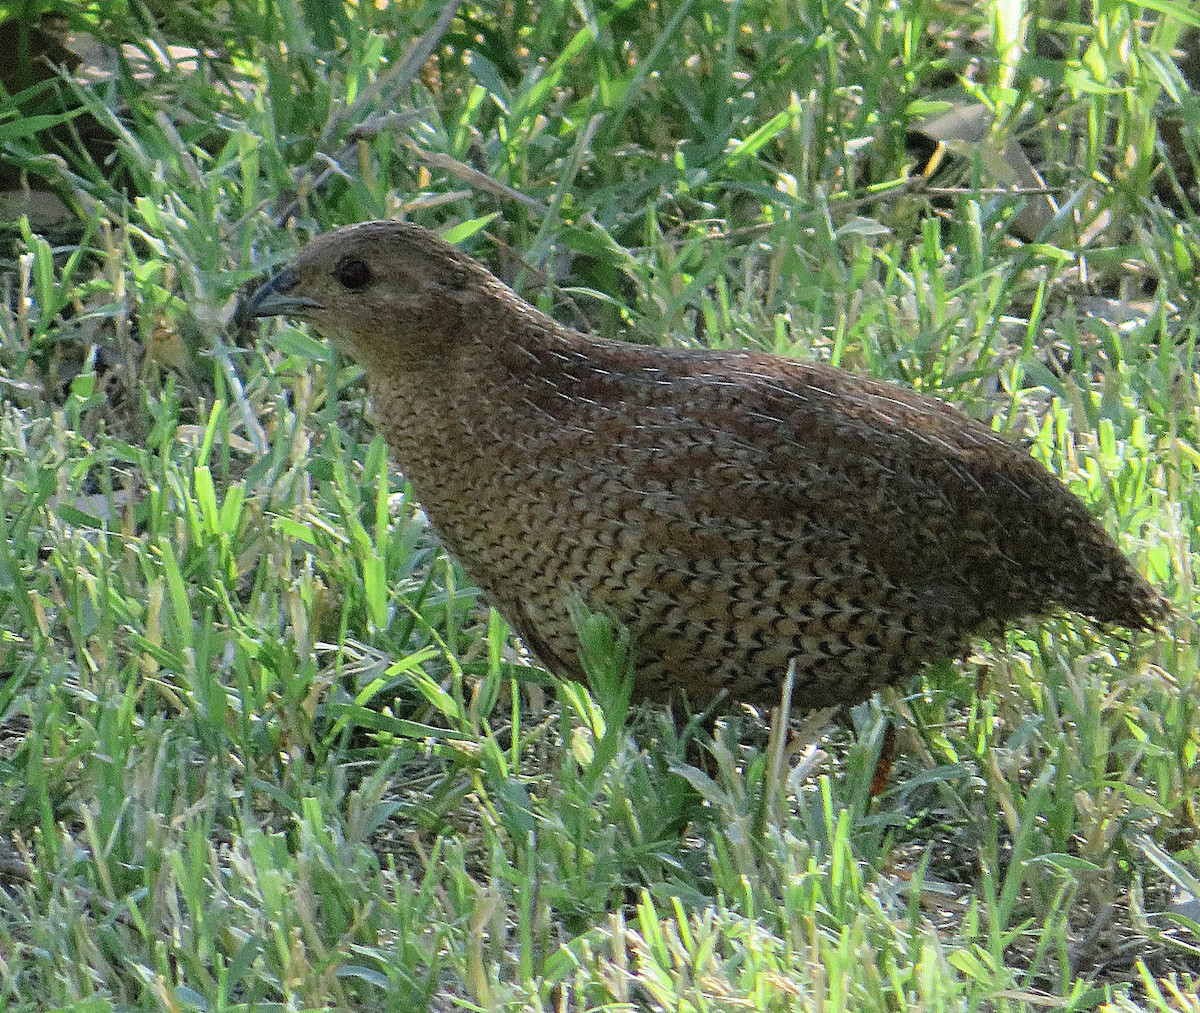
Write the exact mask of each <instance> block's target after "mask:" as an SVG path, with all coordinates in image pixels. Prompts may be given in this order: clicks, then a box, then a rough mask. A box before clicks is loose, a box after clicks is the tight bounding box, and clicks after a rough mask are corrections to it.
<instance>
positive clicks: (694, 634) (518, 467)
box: [376, 316, 1162, 706]
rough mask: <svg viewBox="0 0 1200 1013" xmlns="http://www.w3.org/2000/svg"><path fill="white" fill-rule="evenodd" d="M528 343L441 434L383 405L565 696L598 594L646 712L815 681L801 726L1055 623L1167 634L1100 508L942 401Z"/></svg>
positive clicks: (636, 352)
mask: <svg viewBox="0 0 1200 1013" xmlns="http://www.w3.org/2000/svg"><path fill="white" fill-rule="evenodd" d="M513 333H514V334H515V335H516V337H514V336H513V334H505V335H503V337H504V339H505V340H503V341H490V342H489V343H488V347H487V348H486V356H485V357H484V358H476V359H472V358H470V357H467V358H465V359H464V360H463V362H462V363H461V364H460V365H462V366H463V368H464V374H465V376H464V378H463V379H462V381H461V382H460V383H459V384H458V385H457V388H456V389H457V391H458V396H457V397H452V396H447V394H446V392H444V391H443V392H440V394H439V397H438V398H437V408H436V410H433V409H432V408H431V407H430V405H423V406H421V410H422V411H423V412H424V413H425V417H424V419H423V420H422V421H420V422H418V421H416V420H414V419H413V418H411V417H410V416H411V415H412V411H413V409H412V405H411V402H412V395H411V394H406V393H405V392H403V391H399V390H396V389H391V388H389V386H388V384H386V383H383V384H377V385H376V403H377V409H378V410H379V411H380V413H381V415H382V421H383V422H384V427H385V430H386V431H388V432H389V434H390V435H391V436H392V441H391V442H392V443H393V449H394V451H395V452H396V455H397V459H398V462H399V463H400V465H401V466H402V468H404V469H405V470H406V472H408V474H409V477H410V478H411V479H412V480H413V482H414V486H415V487H416V490H417V492H418V495H419V497H420V498H421V499H422V502H423V503H424V504H425V506H426V509H427V511H428V513H429V515H430V517H431V519H432V520H433V522H434V524H435V526H436V528H437V529H438V531H439V533H440V534H441V536H442V538H443V539H444V540H445V542H446V543H447V545H448V547H449V548H450V549H451V551H452V552H453V553H454V554H455V555H456V556H457V557H458V558H459V559H460V561H461V562H462V563H463V564H464V566H465V567H466V568H467V570H468V572H469V573H470V574H471V576H472V577H473V578H474V579H475V580H476V581H477V582H478V583H479V584H480V586H481V587H482V588H483V589H484V590H485V591H486V592H488V594H489V595H490V596H491V598H492V599H493V601H494V602H495V604H496V605H497V606H498V607H499V608H500V610H501V611H502V612H503V613H504V614H505V615H506V616H507V617H508V618H509V620H510V621H511V622H512V623H513V625H514V626H515V627H516V629H517V630H518V632H519V633H520V634H521V635H522V637H523V638H524V639H525V640H526V641H527V642H528V643H529V644H530V646H531V648H532V649H533V650H534V652H535V653H536V654H537V655H538V656H539V657H540V658H541V660H542V661H543V662H544V663H545V664H547V665H548V666H549V667H551V668H553V669H555V670H556V671H558V672H559V673H560V674H564V675H578V674H579V669H578V662H577V660H576V645H577V638H576V633H575V631H574V629H573V627H572V625H571V621H570V618H569V615H568V610H567V602H568V601H569V600H570V599H571V597H572V596H573V595H576V594H578V595H580V596H581V597H582V599H583V601H584V602H585V604H587V606H588V607H589V608H591V609H592V610H593V611H601V612H606V613H608V614H609V615H611V616H613V617H614V618H616V619H618V620H619V621H621V622H622V623H624V624H625V625H626V626H628V627H629V629H630V631H631V633H632V634H633V642H634V661H635V667H636V672H637V683H636V687H635V692H636V694H637V695H638V696H639V697H641V698H647V699H664V698H668V697H671V696H675V695H677V694H679V693H680V692H684V693H686V694H687V696H688V697H689V698H690V699H691V700H692V701H693V702H696V703H704V702H706V701H707V700H708V699H709V698H710V697H711V696H712V695H713V694H714V693H716V692H717V691H719V690H728V691H729V693H730V695H731V696H732V697H733V698H734V699H741V700H746V701H750V702H765V701H769V700H773V699H775V698H777V695H778V687H779V684H780V682H781V679H782V676H783V673H784V672H785V671H786V668H787V665H788V663H789V661H790V660H792V659H795V660H796V662H797V671H798V679H797V687H796V701H797V703H798V704H800V705H802V706H821V705H826V704H830V703H838V702H850V701H854V700H857V699H861V698H862V697H864V696H866V695H867V694H869V693H870V692H871V691H872V690H873V689H875V688H878V687H880V686H882V685H885V684H887V683H890V682H894V681H896V680H898V679H901V678H903V677H905V676H907V675H909V674H912V673H913V672H914V671H915V670H916V669H917V668H918V667H919V666H920V664H921V663H923V662H926V661H930V660H936V659H940V658H945V657H953V656H957V655H959V654H961V653H962V652H963V651H964V650H965V648H966V644H967V640H968V638H969V636H970V635H971V634H973V633H976V632H980V631H981V630H985V629H989V628H995V627H998V626H999V625H1001V624H1003V623H1004V622H1006V621H1008V620H1011V619H1014V618H1018V617H1021V616H1024V615H1031V614H1040V613H1045V612H1047V611H1049V610H1050V609H1051V608H1053V607H1054V606H1055V605H1059V606H1062V607H1064V608H1067V609H1071V610H1075V611H1079V612H1083V613H1085V614H1087V615H1090V616H1092V617H1094V618H1097V619H1099V620H1102V621H1112V622H1119V623H1122V624H1124V625H1127V626H1142V625H1146V624H1147V623H1149V622H1151V621H1152V620H1153V619H1154V618H1155V617H1157V616H1158V615H1160V614H1161V609H1162V604H1161V601H1160V599H1159V597H1158V596H1157V594H1156V593H1155V592H1154V591H1153V590H1152V589H1151V588H1150V587H1149V586H1148V585H1147V584H1146V583H1145V581H1144V580H1142V578H1141V577H1140V576H1139V575H1138V574H1137V573H1136V572H1135V571H1134V570H1133V569H1132V567H1131V566H1130V565H1129V564H1128V562H1127V561H1126V560H1125V559H1124V557H1123V556H1122V555H1121V554H1120V552H1119V550H1118V549H1117V548H1116V546H1115V545H1114V544H1113V542H1112V541H1111V539H1110V538H1109V537H1108V535H1107V534H1106V533H1105V532H1104V530H1103V529H1102V528H1101V526H1100V525H1099V524H1098V523H1097V522H1096V521H1095V520H1094V518H1092V517H1091V515H1090V514H1089V513H1088V511H1087V510H1086V508H1085V507H1084V505H1083V504H1082V503H1081V502H1080V501H1079V500H1077V499H1076V498H1075V497H1074V496H1072V495H1071V494H1070V493H1069V492H1068V491H1067V490H1066V488H1065V487H1064V486H1062V485H1061V484H1060V483H1059V482H1058V481H1057V480H1056V479H1055V478H1054V477H1053V476H1052V475H1051V474H1050V473H1049V472H1047V471H1046V470H1045V469H1044V468H1042V467H1041V466H1040V465H1038V464H1037V463H1036V462H1034V461H1033V460H1031V459H1030V458H1029V457H1028V456H1027V455H1026V454H1024V453H1023V452H1022V451H1021V450H1019V449H1018V448H1016V447H1014V446H1013V445H1012V444H1010V443H1009V442H1008V441H1006V440H1004V439H1003V438H1001V437H999V436H997V435H996V434H994V433H992V432H991V431H990V430H989V429H987V428H986V427H985V426H983V425H981V424H979V423H977V422H974V421H972V420H970V419H967V418H966V417H964V416H963V415H962V414H960V413H959V412H957V411H955V410H953V409H951V408H949V407H948V406H946V405H944V404H942V403H941V402H939V401H936V400H934V399H931V398H927V397H923V396H920V395H917V394H914V393H912V392H909V391H905V390H902V389H900V388H897V387H894V386H892V385H890V384H884V383H878V382H874V381H870V380H865V379H861V378H858V377H855V376H853V375H851V374H847V373H844V372H842V371H840V370H834V369H831V368H829V367H825V366H820V365H814V364H808V363H803V362H799V361H795V360H786V359H782V358H780V357H778V356H765V355H759V354H753V353H732V352H686V351H664V350H661V349H649V348H642V347H639V346H633V345H628V344H624V343H618V342H608V341H597V340H593V339H588V338H584V337H582V336H580V335H576V334H574V333H573V332H568V331H566V330H564V329H562V328H559V327H557V325H552V323H550V322H549V321H548V320H544V319H543V318H540V316H535V317H533V318H531V319H527V320H525V321H523V327H522V328H518V329H515V330H514V332H513ZM402 416H403V417H402ZM404 434H407V435H404ZM398 443H399V445H397V444H398Z"/></svg>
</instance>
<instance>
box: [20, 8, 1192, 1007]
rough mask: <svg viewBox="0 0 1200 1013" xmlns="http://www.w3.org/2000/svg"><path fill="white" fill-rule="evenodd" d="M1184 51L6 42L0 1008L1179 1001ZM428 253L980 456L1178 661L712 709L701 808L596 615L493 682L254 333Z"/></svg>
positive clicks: (466, 25) (108, 12)
mask: <svg viewBox="0 0 1200 1013" xmlns="http://www.w3.org/2000/svg"><path fill="white" fill-rule="evenodd" d="M1198 28H1200V16H1198V15H1197V13H1196V9H1195V8H1194V7H1192V6H1189V5H1187V4H1185V3H1183V2H1182V0H1180V2H1172V0H1154V2H1146V3H1130V2H1125V0H1094V2H1090V3H1089V2H1085V0H1061V2H1058V0H1045V2H1040V3H1022V2H1020V0H1012V2H993V3H984V4H966V3H959V2H957V0H910V2H906V3H903V4H895V3H889V2H886V0H859V2H857V3H839V2H834V0H825V2H821V0H792V2H783V0H615V2H614V0H574V2H571V3H568V2H565V0H539V2H538V3H530V2H527V0H495V2H483V3H473V2H462V3H451V4H450V5H449V6H447V5H445V4H444V3H442V2H440V0H439V2H437V3H426V2H399V3H385V2H377V3H368V2H357V3H356V2H353V0H347V2H345V3H343V2H341V0H338V2H331V0H223V2H217V0H194V2H191V3H187V4H184V3H167V2H162V0H159V2H149V0H112V2H104V3H98V2H97V3H85V2H80V3H67V2H62V0H59V2H54V0H29V2H24V3H20V2H17V3H13V2H9V3H0V69H2V71H3V75H2V81H3V86H4V95H3V97H2V98H0V161H2V166H0V185H2V186H3V187H4V188H5V190H4V194H3V203H2V205H0V218H3V220H4V224H3V227H4V235H3V244H2V249H0V256H2V257H3V264H2V265H0V271H2V273H0V278H2V284H3V286H4V299H3V300H2V301H0V392H2V393H3V401H4V403H3V407H2V410H0V629H2V630H3V633H0V673H2V674H0V1008H3V1009H6V1010H11V1011H34V1010H37V1011H44V1010H49V1009H54V1010H71V1011H76V1013H102V1011H110V1010H171V1011H183V1010H207V1011H234V1010H239V1011H241V1010H245V1011H249V1010H257V1011H266V1010H424V1009H434V1010H454V1009H465V1010H498V1009H512V1010H523V1009H529V1010H542V1009H547V1010H549V1009H554V1010H585V1009H587V1010H593V1009H595V1010H599V1009H606V1010H618V1009H661V1010H672V1011H702V1010H705V1011H707V1010H784V1009H803V1010H824V1011H833V1010H847V1011H853V1013H868V1011H875V1010H880V1011H883V1010H887V1011H901V1010H905V1011H907V1010H939V1011H940V1010H971V1011H975V1010H979V1011H984V1010H986V1011H1015V1010H1085V1009H1095V1008H1103V1009H1106V1010H1111V1011H1132V1010H1154V1011H1168V1010H1171V1011H1181V1013H1182V1011H1191V1013H1195V1011H1198V1010H1200V848H1198V845H1197V790H1198V786H1200V765H1198V762H1197V748H1198V731H1197V728H1198V721H1197V698H1196V680H1197V648H1196V644H1195V624H1194V621H1193V618H1194V616H1195V614H1196V560H1197V553H1198V551H1200V538H1198V524H1200V491H1198V488H1197V481H1196V477H1197V470H1198V468H1200V434H1198V428H1200V384H1198V381H1197V374H1196V340H1197V322H1198V320H1200V308H1198V306H1200V303H1198V300H1197V286H1196V264H1197V259H1198V258H1200V235H1198V229H1197V218H1196V201H1197V197H1198V195H1197V189H1196V179H1197V168H1198V166H1200V143H1198V141H1197V137H1198V133H1197V129H1198V126H1200V98H1198V97H1197V94H1196V92H1195V89H1196V86H1197V80H1200V67H1198V63H1200V49H1198V47H1197V40H1198V39H1200V32H1198ZM401 215H403V216H407V217H409V218H412V219H414V220H417V221H420V222H422V223H424V224H426V225H429V226H431V227H436V228H441V229H444V230H448V235H449V236H450V237H451V238H452V239H454V240H455V241H457V242H460V243H462V244H463V246H464V248H466V249H468V250H470V251H471V252H472V253H473V254H475V255H476V256H479V257H481V258H482V259H484V260H485V261H486V262H487V263H489V264H490V265H491V266H492V267H493V268H494V269H495V270H496V271H497V272H498V273H500V274H501V275H502V276H504V277H505V278H506V279H508V280H509V281H510V282H511V283H512V284H513V285H514V286H515V287H516V288H517V289H518V291H520V292H521V293H523V294H524V295H525V296H526V297H527V298H528V299H530V300H532V301H534V302H536V303H537V304H538V305H540V306H542V307H543V308H545V309H547V310H549V311H550V312H552V313H554V314H555V315H556V316H558V317H559V318H560V319H562V320H564V321H567V322H569V323H572V324H574V325H577V326H580V327H584V328H587V329H589V330H592V331H594V332H597V333H602V334H605V335H624V336H627V337H628V338H630V339H631V340H635V341H645V342H663V343H671V344H681V345H691V344H713V345H717V344H720V345H731V346H753V347H759V348H766V349H769V350H772V351H776V352H782V353H785V354H789V355H798V356H811V357H816V358H820V359H824V360H828V361H832V362H835V363H837V364H839V365H841V366H843V367H846V368H848V369H853V370H858V371H861V372H864V373H869V374H873V375H877V376H882V377H887V378H889V379H893V380H895V381H897V382H899V383H901V384H904V385H907V386H910V387H915V388H918V389H920V390H923V391H927V392H930V393H934V394H937V395H938V396H940V397H943V398H946V399H948V400H950V401H952V402H954V403H956V404H957V405H958V406H959V407H960V408H961V409H962V410H963V411H965V412H968V413H971V414H973V415H975V416H977V417H981V418H985V419H990V420H991V422H992V424H993V425H994V426H995V428H997V429H998V430H1000V431H1002V432H1005V433H1008V434H1010V435H1011V436H1012V437H1013V438H1014V439H1015V440H1019V441H1023V442H1024V444H1025V445H1026V446H1027V447H1028V448H1029V451H1030V452H1031V453H1032V454H1033V455H1035V456H1036V457H1037V458H1038V459H1040V460H1042V461H1044V462H1045V463H1046V464H1047V465H1048V466H1049V467H1051V468H1052V469H1054V471H1055V472H1056V473H1058V474H1059V475H1060V476H1061V477H1062V479H1063V481H1065V482H1066V483H1067V484H1068V485H1069V486H1070V487H1071V488H1072V489H1073V490H1074V491H1075V492H1076V493H1077V494H1078V495H1080V496H1081V497H1083V498H1084V499H1085V500H1086V501H1087V502H1088V503H1089V504H1090V505H1091V507H1092V508H1093V509H1094V510H1095V511H1096V513H1097V514H1098V515H1099V516H1101V517H1102V518H1103V520H1104V523H1105V524H1106V525H1107V527H1108V528H1109V530H1110V531H1112V532H1113V534H1114V536H1115V537H1116V538H1117V539H1118V540H1119V541H1120V543H1121V545H1122V546H1123V548H1124V549H1125V550H1126V551H1127V552H1128V553H1129V555H1130V556H1131V557H1132V558H1133V559H1135V560H1136V561H1137V564H1138V566H1139V567H1140V568H1142V569H1143V570H1144V572H1146V573H1147V574H1148V575H1149V576H1150V577H1151V578H1152V579H1153V580H1154V581H1155V582H1156V583H1157V584H1159V585H1160V586H1161V587H1162V588H1163V590H1164V592H1165V593H1166V594H1168V595H1169V596H1170V597H1171V598H1172V600H1173V601H1174V603H1175V605H1176V607H1177V609H1178V619H1177V620H1176V621H1175V622H1173V623H1172V624H1171V625H1170V627H1169V628H1168V629H1167V630H1165V631H1164V632H1163V634H1162V635H1161V636H1158V637H1151V636H1139V637H1137V638H1135V639H1130V638H1129V637H1128V636H1127V635H1121V634H1120V632H1112V633H1107V634H1105V633H1102V632H1099V631H1097V630H1095V629H1092V628H1090V627H1088V626H1086V625H1084V624H1081V623H1080V622H1078V621H1076V620H1073V619H1071V618H1069V617H1058V618H1052V619H1050V620H1047V621H1045V622H1032V621H1031V622H1029V623H1027V624H1025V625H1024V626H1023V627H1022V628H1020V629H1016V630H1013V631H1011V632H1010V634H1009V635H1008V636H1007V638H1006V639H1005V640H1003V641H996V642H993V643H984V642H980V643H979V644H978V645H977V651H976V654H975V655H974V656H973V657H972V658H970V659H969V660H968V661H967V662H965V663H962V664H956V665H943V666H940V667H938V668H935V669H930V670H927V671H924V672H914V673H913V678H912V681H911V683H910V684H909V685H907V686H905V687H903V688H902V689H901V690H900V691H897V692H893V693H891V694H889V695H888V696H887V698H886V699H885V700H884V701H882V702H881V701H878V700H876V701H873V702H871V703H869V704H866V705H863V706H861V707H858V708H856V709H855V710H854V711H853V712H852V713H850V714H840V715H818V716H810V717H807V718H805V717H804V716H801V715H795V716H793V717H794V720H793V734H792V735H791V736H789V735H787V734H786V732H785V728H786V722H785V721H784V720H782V719H781V718H779V717H778V716H776V718H775V719H774V720H773V721H772V719H771V716H770V715H753V714H737V715H734V716H732V717H731V718H730V719H728V720H727V721H726V722H724V723H723V724H722V725H721V727H720V728H719V730H718V735H717V738H716V741H715V742H714V743H713V744H711V745H710V746H707V747H705V748H706V750H707V762H706V764H705V767H706V771H707V772H705V771H702V770H701V769H699V768H697V767H695V766H693V765H692V764H691V763H690V762H689V756H692V755H694V754H693V753H689V751H688V747H687V743H686V741H683V740H685V739H686V738H687V736H688V733H687V732H685V733H684V734H683V736H682V738H681V736H680V735H677V734H676V732H675V730H674V726H673V724H672V722H671V721H670V720H669V718H668V717H667V716H666V715H664V714H662V713H659V712H657V711H653V710H650V711H645V712H642V711H637V712H632V713H631V712H629V711H628V709H627V708H625V707H624V706H623V705H622V692H621V690H622V686H623V682H622V680H623V677H624V674H625V673H624V671H623V664H622V659H621V651H620V641H619V638H617V637H615V636H614V635H613V633H612V631H610V630H607V629H606V628H605V627H604V624H603V623H601V622H598V621H596V620H594V619H593V620H585V621H584V622H583V623H582V626H581V632H582V635H583V636H584V638H585V643H586V645H587V649H588V654H589V658H590V664H591V666H592V669H593V676H594V679H593V687H594V688H593V690H592V692H591V693H589V692H588V691H587V690H585V689H584V688H582V687H580V686H575V685H565V686H564V685H557V684H555V683H553V682H552V681H551V680H549V679H548V678H547V677H546V676H545V674H544V673H542V672H540V671H539V670H538V669H536V668H535V667H531V666H530V664H529V663H528V660H527V659H525V658H523V657H522V656H521V655H520V654H519V653H518V652H517V650H516V649H515V646H514V645H513V644H512V643H511V642H510V638H509V637H508V635H507V631H506V629H505V626H504V624H503V622H502V620H501V619H500V618H499V617H498V616H496V615H495V614H489V613H488V612H487V611H486V609H484V608H483V607H482V606H481V604H480V603H479V602H478V601H477V600H476V595H475V592H474V591H473V589H472V588H471V587H470V586H469V585H468V584H467V582H466V581H465V579H464V578H463V576H462V574H461V572H460V571H459V570H458V569H457V567H456V566H455V564H454V563H453V562H452V561H451V560H449V559H447V558H446V557H445V556H444V555H442V554H441V553H440V552H439V550H438V548H437V544H436V541H435V540H434V539H433V538H432V537H431V535H430V533H429V531H428V529H427V527H426V524H425V521H424V518H423V516H422V514H421V511H420V507H419V505H418V504H417V503H414V502H413V500H412V498H411V496H410V495H409V494H408V491H407V490H406V489H405V485H404V479H403V476H402V475H401V474H398V473H397V472H396V471H395V470H393V469H392V468H391V467H390V466H389V464H388V462H387V459H386V454H385V450H384V447H383V445H382V443H381V442H380V440H379V439H378V438H377V437H376V436H375V433H374V430H373V428H372V425H371V422H370V418H369V415H368V413H367V406H366V404H365V399H364V393H363V391H364V388H363V383H362V377H361V371H360V370H359V369H358V368H357V367H356V366H354V365H353V364H351V363H348V362H346V361H344V360H340V359H338V358H336V357H335V356H334V355H333V353H332V352H331V351H330V350H329V349H328V348H327V346H326V345H325V344H324V343H323V342H321V341H319V340H318V339H317V338H316V337H315V336H314V335H311V334H308V333H306V332H304V331H303V330H299V329H295V328H292V327H289V326H286V325H283V326H277V325H274V324H272V325H271V326H269V327H268V326H264V328H263V329H262V333H260V334H254V333H246V332H245V331H241V330H239V329H238V328H237V327H236V326H235V325H234V323H233V312H234V306H235V301H236V297H237V295H238V293H239V292H240V291H244V290H245V289H246V288H247V287H248V286H249V285H251V284H253V282H254V280H255V279H257V278H260V277H261V276H263V275H264V274H266V273H268V272H270V271H271V270H272V269H273V268H275V267H277V266H278V265H279V264H281V263H282V262H284V261H285V260H287V259H288V257H289V256H290V255H291V254H292V252H294V250H295V249H296V248H297V247H298V246H299V245H302V244H303V242H304V241H305V240H306V239H307V238H308V237H309V236H310V235H312V234H313V233H315V232H318V231H321V230H324V229H326V228H329V227H332V226H335V225H338V224H343V223H347V222H354V221H359V220H362V219H368V218H379V217H388V216H401ZM781 676H782V673H781ZM885 719H886V720H890V721H891V722H893V723H894V725H895V726H896V727H897V729H898V744H899V748H900V759H899V762H898V764H897V769H896V770H895V772H894V773H893V775H892V778H891V780H890V782H889V785H888V787H887V790H886V791H885V792H884V793H883V794H882V795H881V796H880V797H877V798H872V797H871V794H870V785H871V778H872V774H873V772H874V768H875V762H876V759H877V757H878V755H879V751H880V745H881V742H882V738H883V730H884V727H885Z"/></svg>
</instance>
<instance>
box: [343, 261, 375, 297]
mask: <svg viewBox="0 0 1200 1013" xmlns="http://www.w3.org/2000/svg"><path fill="white" fill-rule="evenodd" d="M333 276H334V278H336V279H337V282H338V284H339V285H341V286H342V288H345V289H349V290H350V291H351V292H361V291H362V290H363V289H364V288H366V287H367V286H368V285H370V284H371V282H373V281H374V280H375V278H374V276H373V275H372V274H371V269H370V268H369V267H368V266H367V262H366V261H365V260H359V259H358V257H343V258H342V259H341V260H340V261H339V262H338V266H337V267H336V268H334V271H333Z"/></svg>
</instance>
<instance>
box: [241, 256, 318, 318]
mask: <svg viewBox="0 0 1200 1013" xmlns="http://www.w3.org/2000/svg"><path fill="white" fill-rule="evenodd" d="M299 280H300V277H299V275H297V274H296V271H295V269H294V268H290V267H289V268H285V269H284V270H282V271H280V272H279V273H278V274H277V275H275V277H274V278H272V279H271V280H270V281H268V282H267V283H266V284H265V285H263V286H262V287H261V288H259V290H258V291H257V292H255V293H254V295H252V296H251V297H250V302H249V303H248V304H247V308H246V315H247V316H250V317H303V316H304V315H305V310H314V309H315V310H321V309H324V308H325V306H324V304H323V303H319V302H317V300H316V299H309V298H308V297H307V296H303V295H288V292H289V291H291V290H292V289H293V288H295V287H296V284H297V283H298V282H299Z"/></svg>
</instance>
